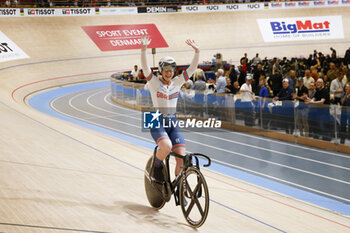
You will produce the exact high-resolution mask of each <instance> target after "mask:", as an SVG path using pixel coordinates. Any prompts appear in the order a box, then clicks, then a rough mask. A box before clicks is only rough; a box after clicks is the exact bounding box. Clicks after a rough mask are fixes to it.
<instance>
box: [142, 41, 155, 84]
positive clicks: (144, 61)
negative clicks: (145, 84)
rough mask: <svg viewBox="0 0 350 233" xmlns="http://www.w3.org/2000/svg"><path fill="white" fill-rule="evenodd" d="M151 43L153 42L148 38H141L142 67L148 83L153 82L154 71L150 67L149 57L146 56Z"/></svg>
mask: <svg viewBox="0 0 350 233" xmlns="http://www.w3.org/2000/svg"><path fill="white" fill-rule="evenodd" d="M150 43H151V40H150V39H149V38H148V37H145V36H144V37H142V38H141V67H142V70H143V74H144V75H145V78H146V80H147V81H151V79H152V76H153V74H152V70H151V68H150V67H149V65H148V62H147V55H146V50H147V46H148V45H149V44H150Z"/></svg>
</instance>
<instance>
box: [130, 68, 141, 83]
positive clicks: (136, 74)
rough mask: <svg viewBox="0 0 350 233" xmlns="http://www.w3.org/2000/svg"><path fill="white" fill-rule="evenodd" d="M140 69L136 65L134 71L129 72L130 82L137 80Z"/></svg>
mask: <svg viewBox="0 0 350 233" xmlns="http://www.w3.org/2000/svg"><path fill="white" fill-rule="evenodd" d="M139 75H140V69H139V68H138V66H137V65H134V69H133V70H132V71H131V81H136V80H139Z"/></svg>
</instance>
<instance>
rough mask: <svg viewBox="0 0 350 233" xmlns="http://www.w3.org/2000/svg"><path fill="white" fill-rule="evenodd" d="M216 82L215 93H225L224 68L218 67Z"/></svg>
mask: <svg viewBox="0 0 350 233" xmlns="http://www.w3.org/2000/svg"><path fill="white" fill-rule="evenodd" d="M216 77H217V82H216V86H215V89H216V92H217V93H225V87H226V85H227V84H226V78H225V77H224V70H223V69H218V71H217V72H216Z"/></svg>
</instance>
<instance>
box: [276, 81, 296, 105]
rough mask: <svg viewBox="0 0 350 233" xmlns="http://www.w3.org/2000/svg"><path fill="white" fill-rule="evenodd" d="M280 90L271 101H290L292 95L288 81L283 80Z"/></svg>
mask: <svg viewBox="0 0 350 233" xmlns="http://www.w3.org/2000/svg"><path fill="white" fill-rule="evenodd" d="M282 87H283V88H282V89H281V90H280V92H279V93H278V94H277V96H275V97H274V98H273V99H274V100H280V101H283V100H292V94H293V89H292V88H291V87H289V80H288V79H286V78H285V79H283V82H282Z"/></svg>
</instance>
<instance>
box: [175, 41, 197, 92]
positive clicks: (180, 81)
mask: <svg viewBox="0 0 350 233" xmlns="http://www.w3.org/2000/svg"><path fill="white" fill-rule="evenodd" d="M186 44H187V45H189V46H191V47H192V48H193V49H194V56H193V59H192V62H191V64H190V66H189V67H188V68H187V70H185V71H184V72H183V73H182V74H181V75H180V77H175V78H174V79H173V81H174V82H175V84H176V85H179V86H182V85H183V84H184V83H185V82H187V81H188V80H189V78H190V77H191V76H192V74H193V73H194V71H195V70H196V69H197V67H198V61H199V46H198V45H197V44H196V43H195V42H194V41H193V40H186Z"/></svg>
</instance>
